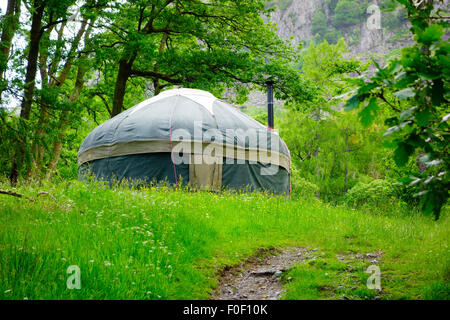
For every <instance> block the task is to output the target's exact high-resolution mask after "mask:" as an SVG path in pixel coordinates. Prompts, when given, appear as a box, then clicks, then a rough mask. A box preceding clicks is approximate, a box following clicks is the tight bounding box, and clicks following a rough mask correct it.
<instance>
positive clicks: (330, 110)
mask: <svg viewBox="0 0 450 320" xmlns="http://www.w3.org/2000/svg"><path fill="white" fill-rule="evenodd" d="M346 52H347V47H346V44H345V42H344V41H343V40H340V41H339V42H338V43H337V44H335V45H331V44H329V43H328V42H326V41H325V42H323V43H321V44H318V45H316V44H315V43H314V42H312V43H311V44H310V46H309V48H307V49H306V50H305V52H304V55H303V63H302V71H303V72H304V75H305V77H306V78H307V79H308V80H310V81H311V82H313V83H315V84H316V85H317V87H318V88H320V90H318V91H317V95H316V96H315V97H314V99H313V100H311V101H308V103H304V104H301V105H297V104H293V105H288V106H287V107H288V111H287V112H286V113H284V114H283V115H282V118H281V120H280V125H279V126H278V127H279V128H280V134H281V136H282V138H283V139H284V141H286V143H287V145H288V146H289V149H290V150H291V156H292V162H293V167H294V169H298V176H299V177H301V178H302V179H305V180H306V181H307V182H309V183H312V184H313V185H315V186H317V187H318V188H319V190H318V191H319V192H315V193H316V195H319V196H320V199H323V200H330V201H334V200H336V199H337V198H338V197H339V196H341V195H343V194H344V193H345V191H346V190H347V189H349V188H351V186H353V185H354V184H355V183H357V182H358V179H359V176H361V175H369V174H372V175H373V176H374V177H379V175H383V172H384V169H383V166H382V165H380V164H379V163H378V164H377V160H376V159H377V157H378V158H381V157H382V156H381V155H382V154H383V152H385V151H383V150H380V148H379V147H378V146H377V145H378V144H379V142H380V141H379V139H378V138H377V137H376V132H377V131H372V130H370V131H369V132H368V130H366V129H365V128H364V127H363V126H362V125H360V124H359V123H358V121H357V119H356V114H352V115H349V114H345V113H343V112H341V111H338V110H337V109H338V105H339V104H340V101H341V98H339V96H342V95H343V94H344V95H345V93H346V91H347V90H351V89H350V88H349V87H348V84H347V82H346V79H347V77H348V75H349V73H351V72H362V70H364V69H365V67H366V66H365V65H363V64H362V63H361V62H359V61H357V60H355V59H351V58H344V56H345V54H346ZM293 172H294V173H295V175H294V178H293V182H295V181H294V180H295V176H296V175H297V173H296V171H293ZM293 191H295V188H293Z"/></svg>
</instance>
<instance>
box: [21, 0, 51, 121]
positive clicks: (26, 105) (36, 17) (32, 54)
mask: <svg viewBox="0 0 450 320" xmlns="http://www.w3.org/2000/svg"><path fill="white" fill-rule="evenodd" d="M34 3H35V5H37V4H38V1H37V0H35V1H34ZM44 8H45V4H41V5H40V6H39V7H37V8H36V11H35V12H34V13H33V18H32V21H31V30H30V45H29V52H28V59H27V61H28V65H27V71H26V75H25V89H24V96H23V99H22V103H21V105H20V107H21V110H20V117H21V118H24V119H27V120H28V119H29V118H30V112H31V103H32V102H33V93H34V85H35V81H36V69H37V62H38V56H39V43H40V41H41V36H42V30H41V27H42V16H43V14H44Z"/></svg>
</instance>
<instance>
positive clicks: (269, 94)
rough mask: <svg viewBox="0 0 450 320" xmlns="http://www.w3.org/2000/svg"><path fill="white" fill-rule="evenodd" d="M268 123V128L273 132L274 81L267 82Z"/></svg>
mask: <svg viewBox="0 0 450 320" xmlns="http://www.w3.org/2000/svg"><path fill="white" fill-rule="evenodd" d="M266 85H267V122H268V125H267V126H268V128H269V129H270V130H273V128H274V124H273V81H270V80H269V81H267V82H266Z"/></svg>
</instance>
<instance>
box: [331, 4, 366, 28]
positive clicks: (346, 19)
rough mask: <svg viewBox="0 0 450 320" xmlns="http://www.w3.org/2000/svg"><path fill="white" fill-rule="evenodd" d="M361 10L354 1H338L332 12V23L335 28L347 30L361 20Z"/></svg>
mask: <svg viewBox="0 0 450 320" xmlns="http://www.w3.org/2000/svg"><path fill="white" fill-rule="evenodd" d="M361 14H362V9H361V6H360V4H359V3H358V2H357V1H355V0H340V1H339V2H338V3H337V5H336V9H335V10H334V17H333V23H334V25H335V27H336V28H338V29H341V28H347V27H351V26H353V25H356V24H358V23H359V22H360V20H361Z"/></svg>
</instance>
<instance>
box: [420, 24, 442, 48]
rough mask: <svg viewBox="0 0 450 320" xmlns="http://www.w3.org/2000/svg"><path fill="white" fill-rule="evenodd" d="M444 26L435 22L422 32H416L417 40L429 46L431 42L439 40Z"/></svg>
mask: <svg viewBox="0 0 450 320" xmlns="http://www.w3.org/2000/svg"><path fill="white" fill-rule="evenodd" d="M443 35H444V28H443V27H442V26H441V25H439V24H437V23H435V24H432V25H430V26H428V27H427V28H426V29H425V30H424V31H423V32H422V33H419V34H418V38H417V42H419V43H422V44H424V45H427V46H430V45H431V44H432V43H433V42H437V41H439V40H441V38H442V36H443Z"/></svg>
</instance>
